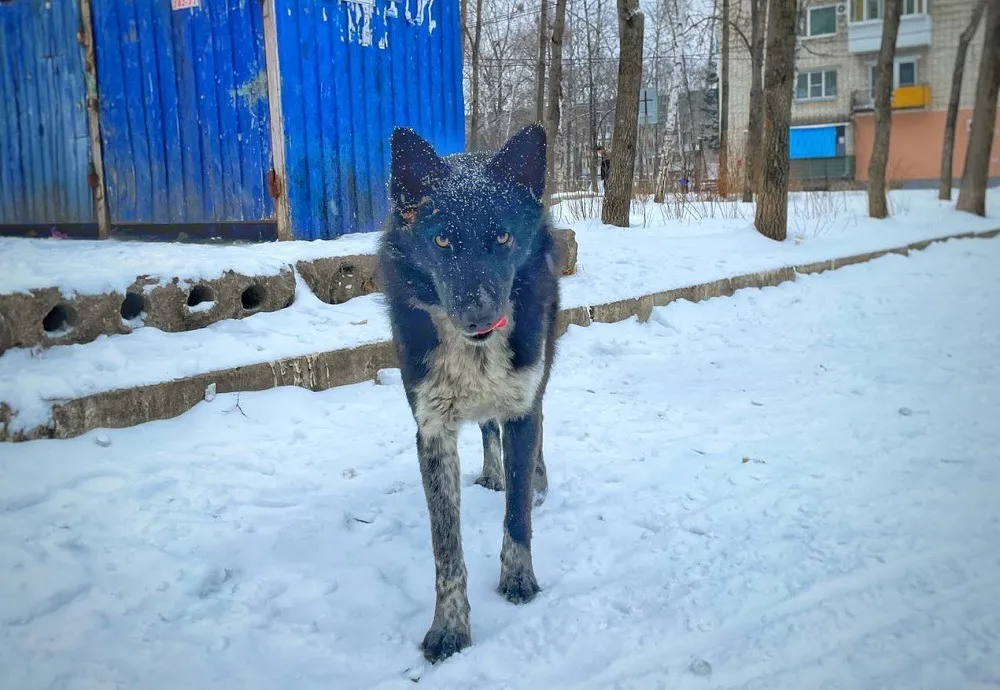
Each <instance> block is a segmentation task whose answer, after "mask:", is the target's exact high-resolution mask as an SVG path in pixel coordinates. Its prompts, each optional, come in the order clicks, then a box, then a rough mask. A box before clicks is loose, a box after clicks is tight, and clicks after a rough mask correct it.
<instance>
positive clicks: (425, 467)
mask: <svg viewBox="0 0 1000 690" xmlns="http://www.w3.org/2000/svg"><path fill="white" fill-rule="evenodd" d="M434 426H435V428H434V430H433V431H431V432H428V430H426V429H421V430H420V431H418V432H417V453H418V455H419V457H420V474H421V477H422V479H423V483H424V494H425V496H426V498H427V509H428V512H429V513H430V520H431V543H432V545H433V547H434V571H435V580H434V584H435V591H436V595H437V601H436V603H435V606H434V622H433V623H432V624H431V627H430V629H429V630H428V631H427V634H426V635H425V636H424V641H423V644H422V645H421V648H422V649H423V652H424V656H425V657H426V658H427V660H428V661H431V662H437V661H441V660H442V659H445V658H447V657H449V656H451V655H452V654H454V653H455V652H458V651H461V650H462V649H464V648H465V647H468V646H469V645H471V644H472V632H471V628H470V626H469V597H468V589H467V587H468V585H467V582H468V577H467V574H466V570H465V558H464V556H463V554H462V531H461V527H460V517H461V510H460V505H461V495H462V494H461V490H462V486H461V478H460V465H459V459H458V432H457V431H456V430H451V429H447V428H445V427H444V426H443V425H442V426H438V425H434Z"/></svg>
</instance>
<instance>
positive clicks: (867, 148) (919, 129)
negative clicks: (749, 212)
mask: <svg viewBox="0 0 1000 690" xmlns="http://www.w3.org/2000/svg"><path fill="white" fill-rule="evenodd" d="M765 4H766V3H765ZM975 4H976V0H903V16H902V18H901V20H900V25H899V35H898V38H897V41H896V56H895V60H894V64H893V95H892V108H893V120H892V137H891V141H890V147H889V164H888V169H887V175H888V178H889V179H890V181H893V182H901V183H911V184H913V185H916V184H918V183H923V182H932V181H934V180H936V179H937V177H938V174H939V170H940V165H941V150H942V140H943V135H944V122H945V113H946V110H947V107H948V97H949V93H950V91H951V79H952V70H953V68H954V64H955V54H956V49H957V45H958V37H959V34H961V32H962V31H963V30H964V29H965V28H966V26H967V25H968V23H969V19H970V17H971V16H972V12H973V8H974V6H975ZM731 7H732V8H733V9H732V22H733V25H734V26H735V28H736V31H735V32H734V33H735V36H734V37H733V38H732V39H731V43H730V45H731V56H732V57H731V62H730V94H731V96H730V116H729V141H730V146H731V150H732V151H733V157H734V158H735V159H736V161H737V164H738V165H741V164H742V152H743V151H744V148H745V142H746V132H747V122H748V119H749V99H750V55H749V50H748V49H747V45H746V41H745V40H744V36H745V37H749V35H750V3H749V0H735V1H734V2H732V5H731ZM884 16H885V4H884V0H847V1H837V0H805V1H804V2H802V4H801V5H800V17H799V37H798V40H797V42H796V58H795V65H796V75H795V86H794V88H795V93H794V96H793V101H792V122H791V124H792V129H791V132H790V155H791V158H792V176H793V178H794V179H796V180H797V181H799V182H801V183H804V184H810V183H811V184H814V185H822V184H825V183H829V182H834V181H857V182H864V181H865V180H867V177H868V162H869V159H870V157H871V150H872V142H873V139H874V127H875V120H874V113H873V105H874V98H873V85H874V81H875V64H876V61H877V59H878V52H879V48H880V46H881V41H882V24H883V18H884ZM983 23H984V22H981V23H980V26H979V30H978V32H977V33H976V35H975V37H974V38H973V41H972V43H971V45H970V46H969V51H968V55H967V58H966V68H965V79H964V80H963V83H962V94H961V99H960V102H959V118H958V126H957V128H956V136H955V159H954V166H955V167H954V170H955V174H956V176H959V175H961V171H962V166H963V165H964V162H965V149H966V142H967V141H968V135H969V125H970V123H971V119H972V107H973V104H974V101H975V90H976V79H977V76H978V71H979V58H980V53H981V52H982V46H983ZM997 124H998V127H1000V117H998V122H997ZM993 146H994V148H993V157H992V160H991V164H990V175H991V176H1000V137H996V138H994V143H993Z"/></svg>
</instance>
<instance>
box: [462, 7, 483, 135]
mask: <svg viewBox="0 0 1000 690" xmlns="http://www.w3.org/2000/svg"><path fill="white" fill-rule="evenodd" d="M482 37H483V0H476V28H475V30H474V32H473V34H472V60H471V62H472V117H471V118H469V143H468V145H467V146H466V148H467V149H468V150H469V151H475V150H476V149H478V148H479V127H480V124H479V57H480V56H479V51H480V45H481V40H482Z"/></svg>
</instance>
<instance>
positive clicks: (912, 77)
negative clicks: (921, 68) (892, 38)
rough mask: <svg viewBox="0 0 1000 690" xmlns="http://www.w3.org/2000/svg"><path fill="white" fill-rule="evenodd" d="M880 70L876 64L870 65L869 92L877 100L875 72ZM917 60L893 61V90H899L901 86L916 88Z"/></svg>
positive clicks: (871, 63)
mask: <svg viewBox="0 0 1000 690" xmlns="http://www.w3.org/2000/svg"><path fill="white" fill-rule="evenodd" d="M877 69H878V67H877V65H876V64H875V63H874V62H869V63H868V92H869V94H870V95H871V97H872V98H873V99H874V98H875V72H876V70H877ZM917 77H918V73H917V58H915V57H912V56H910V57H900V58H896V59H895V60H893V64H892V88H894V89H898V88H899V87H901V86H916V85H917V84H918V83H919V82H918V81H917Z"/></svg>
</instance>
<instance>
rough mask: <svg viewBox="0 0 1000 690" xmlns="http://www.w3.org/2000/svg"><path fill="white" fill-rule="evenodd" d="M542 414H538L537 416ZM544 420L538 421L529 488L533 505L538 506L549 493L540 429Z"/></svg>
mask: <svg viewBox="0 0 1000 690" xmlns="http://www.w3.org/2000/svg"><path fill="white" fill-rule="evenodd" d="M541 416H542V415H541V414H539V417H541ZM543 427H544V421H542V420H541V419H540V420H539V422H538V455H537V456H536V457H535V471H534V472H533V473H532V476H531V489H532V493H533V494H534V499H533V503H534V505H535V506H536V507H537V506H540V505H542V504H543V503H545V497H546V496H548V494H549V473H548V470H547V469H546V468H545V452H544V451H543V450H542V445H543V444H542V433H543V432H542V430H543Z"/></svg>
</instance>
